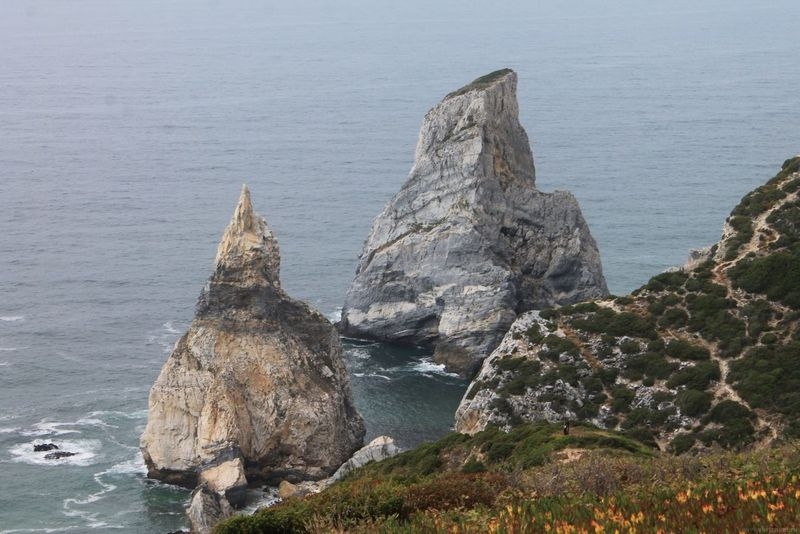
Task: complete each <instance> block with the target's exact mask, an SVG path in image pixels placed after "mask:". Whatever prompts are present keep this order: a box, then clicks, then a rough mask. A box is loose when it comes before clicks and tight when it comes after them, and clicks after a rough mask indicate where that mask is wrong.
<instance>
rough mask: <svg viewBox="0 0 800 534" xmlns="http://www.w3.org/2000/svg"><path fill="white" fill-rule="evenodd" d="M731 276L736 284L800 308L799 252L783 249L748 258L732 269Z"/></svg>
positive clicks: (729, 274) (749, 290)
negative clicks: (794, 252)
mask: <svg viewBox="0 0 800 534" xmlns="http://www.w3.org/2000/svg"><path fill="white" fill-rule="evenodd" d="M728 276H730V278H731V281H732V282H733V284H734V285H735V286H736V287H739V288H741V289H744V290H745V291H748V292H750V293H761V294H764V295H766V296H767V297H768V298H769V299H771V300H777V301H778V302H782V303H783V304H786V305H787V306H789V307H791V308H794V309H800V256H798V255H797V254H792V253H790V252H785V251H781V252H776V253H774V254H770V255H769V256H764V257H761V258H753V259H745V260H742V261H740V262H739V263H737V264H736V265H734V266H733V267H731V268H730V269H728Z"/></svg>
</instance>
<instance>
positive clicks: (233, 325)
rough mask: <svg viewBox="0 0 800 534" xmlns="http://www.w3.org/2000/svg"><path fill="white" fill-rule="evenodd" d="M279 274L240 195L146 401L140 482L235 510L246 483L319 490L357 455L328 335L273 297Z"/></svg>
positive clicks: (345, 391)
mask: <svg viewBox="0 0 800 534" xmlns="http://www.w3.org/2000/svg"><path fill="white" fill-rule="evenodd" d="M279 269H280V253H279V250H278V243H277V241H276V239H275V237H274V236H273V234H272V232H271V231H270V229H269V228H268V227H267V224H266V222H265V221H264V219H262V218H261V217H259V216H258V215H256V214H255V213H254V212H253V208H252V205H251V201H250V193H249V192H248V190H247V188H246V187H245V188H243V189H242V194H241V198H240V199H239V203H238V206H237V207H236V212H235V213H234V216H233V219H232V220H231V222H230V224H229V225H228V227H227V229H226V230H225V234H224V236H223V238H222V241H221V243H220V244H219V248H218V251H217V257H216V265H215V270H214V274H213V275H212V277H211V278H210V280H209V281H208V283H207V285H206V286H205V288H204V289H203V292H202V294H201V296H200V299H199V301H198V304H197V312H196V315H195V318H194V321H193V322H192V325H191V327H190V328H189V331H188V332H186V334H184V335H183V337H181V339H180V340H179V341H178V342H177V344H176V346H175V349H174V350H173V352H172V354H171V355H170V357H169V359H168V360H167V362H166V363H165V364H164V367H163V368H162V370H161V374H160V375H159V377H158V379H157V380H156V383H155V385H154V386H153V388H152V390H151V392H150V400H149V413H148V420H147V427H146V429H145V431H144V434H143V435H142V438H141V448H142V452H143V454H144V459H145V462H146V463H147V468H148V476H149V477H152V478H158V479H162V480H165V481H167V482H171V483H177V484H182V485H187V486H190V487H191V486H194V485H196V484H200V483H205V484H206V486H207V487H208V488H209V489H210V490H213V491H216V492H219V493H225V494H226V496H227V498H228V500H230V501H231V502H232V503H233V504H240V503H241V502H242V499H243V497H244V490H245V489H246V486H247V484H248V483H254V482H261V481H277V480H280V479H286V478H288V479H293V480H304V479H320V478H323V477H326V476H329V475H331V474H332V473H333V472H335V471H336V469H337V468H338V467H339V466H340V465H341V464H342V463H343V462H345V461H346V460H347V459H348V458H350V456H351V454H352V453H353V452H354V451H355V450H357V449H358V448H359V447H360V446H361V445H362V442H363V437H364V423H363V421H362V419H361V417H360V416H359V414H358V413H357V412H356V410H355V408H354V406H353V400H352V393H351V388H350V381H349V377H348V374H347V371H346V369H345V366H344V363H343V359H342V348H341V345H340V342H339V337H338V334H337V332H336V330H335V329H334V328H333V326H332V325H331V324H330V322H328V320H327V319H325V317H323V316H322V315H321V314H320V313H319V312H317V311H315V310H313V309H311V308H310V307H309V306H308V305H306V304H304V303H302V302H298V301H296V300H293V299H291V298H289V297H288V296H287V295H286V293H284V291H283V290H282V289H281V286H280V279H279Z"/></svg>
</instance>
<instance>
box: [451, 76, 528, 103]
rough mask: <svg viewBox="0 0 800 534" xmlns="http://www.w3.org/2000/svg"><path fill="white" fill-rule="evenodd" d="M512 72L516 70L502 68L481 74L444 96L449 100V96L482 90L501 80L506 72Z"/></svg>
mask: <svg viewBox="0 0 800 534" xmlns="http://www.w3.org/2000/svg"><path fill="white" fill-rule="evenodd" d="M511 72H514V71H512V70H511V69H500V70H496V71H494V72H490V73H489V74H486V75H484V76H481V77H480V78H476V79H475V80H473V81H472V82H471V83H468V84H467V85H465V86H464V87H462V88H461V89H456V90H455V91H453V92H452V93H450V94H448V95H447V96H446V97H444V99H445V100H447V99H448V98H453V97H455V96H461V95H464V94H467V93H468V92H470V91H477V90H481V89H486V88H487V87H489V86H490V85H492V84H493V83H494V82H496V81H497V80H499V79H500V78H502V77H503V76H505V75H506V74H509V73H511Z"/></svg>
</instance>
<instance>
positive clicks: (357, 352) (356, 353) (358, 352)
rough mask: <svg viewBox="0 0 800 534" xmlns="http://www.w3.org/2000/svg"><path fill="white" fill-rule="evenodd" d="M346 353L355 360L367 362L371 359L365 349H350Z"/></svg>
mask: <svg viewBox="0 0 800 534" xmlns="http://www.w3.org/2000/svg"><path fill="white" fill-rule="evenodd" d="M347 353H348V354H350V355H352V356H353V357H355V358H358V359H359V360H368V359H370V358H371V356H370V354H369V351H368V350H365V349H359V348H352V349H349V350H348V351H347Z"/></svg>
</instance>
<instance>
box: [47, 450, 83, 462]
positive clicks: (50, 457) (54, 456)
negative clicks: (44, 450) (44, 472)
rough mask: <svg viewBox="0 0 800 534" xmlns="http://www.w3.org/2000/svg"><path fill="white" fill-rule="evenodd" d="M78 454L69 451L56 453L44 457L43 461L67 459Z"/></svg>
mask: <svg viewBox="0 0 800 534" xmlns="http://www.w3.org/2000/svg"><path fill="white" fill-rule="evenodd" d="M76 454H78V453H77V452H69V451H56V452H51V453H48V454H45V455H44V459H45V460H60V459H61V458H69V457H70V456H75V455H76Z"/></svg>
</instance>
